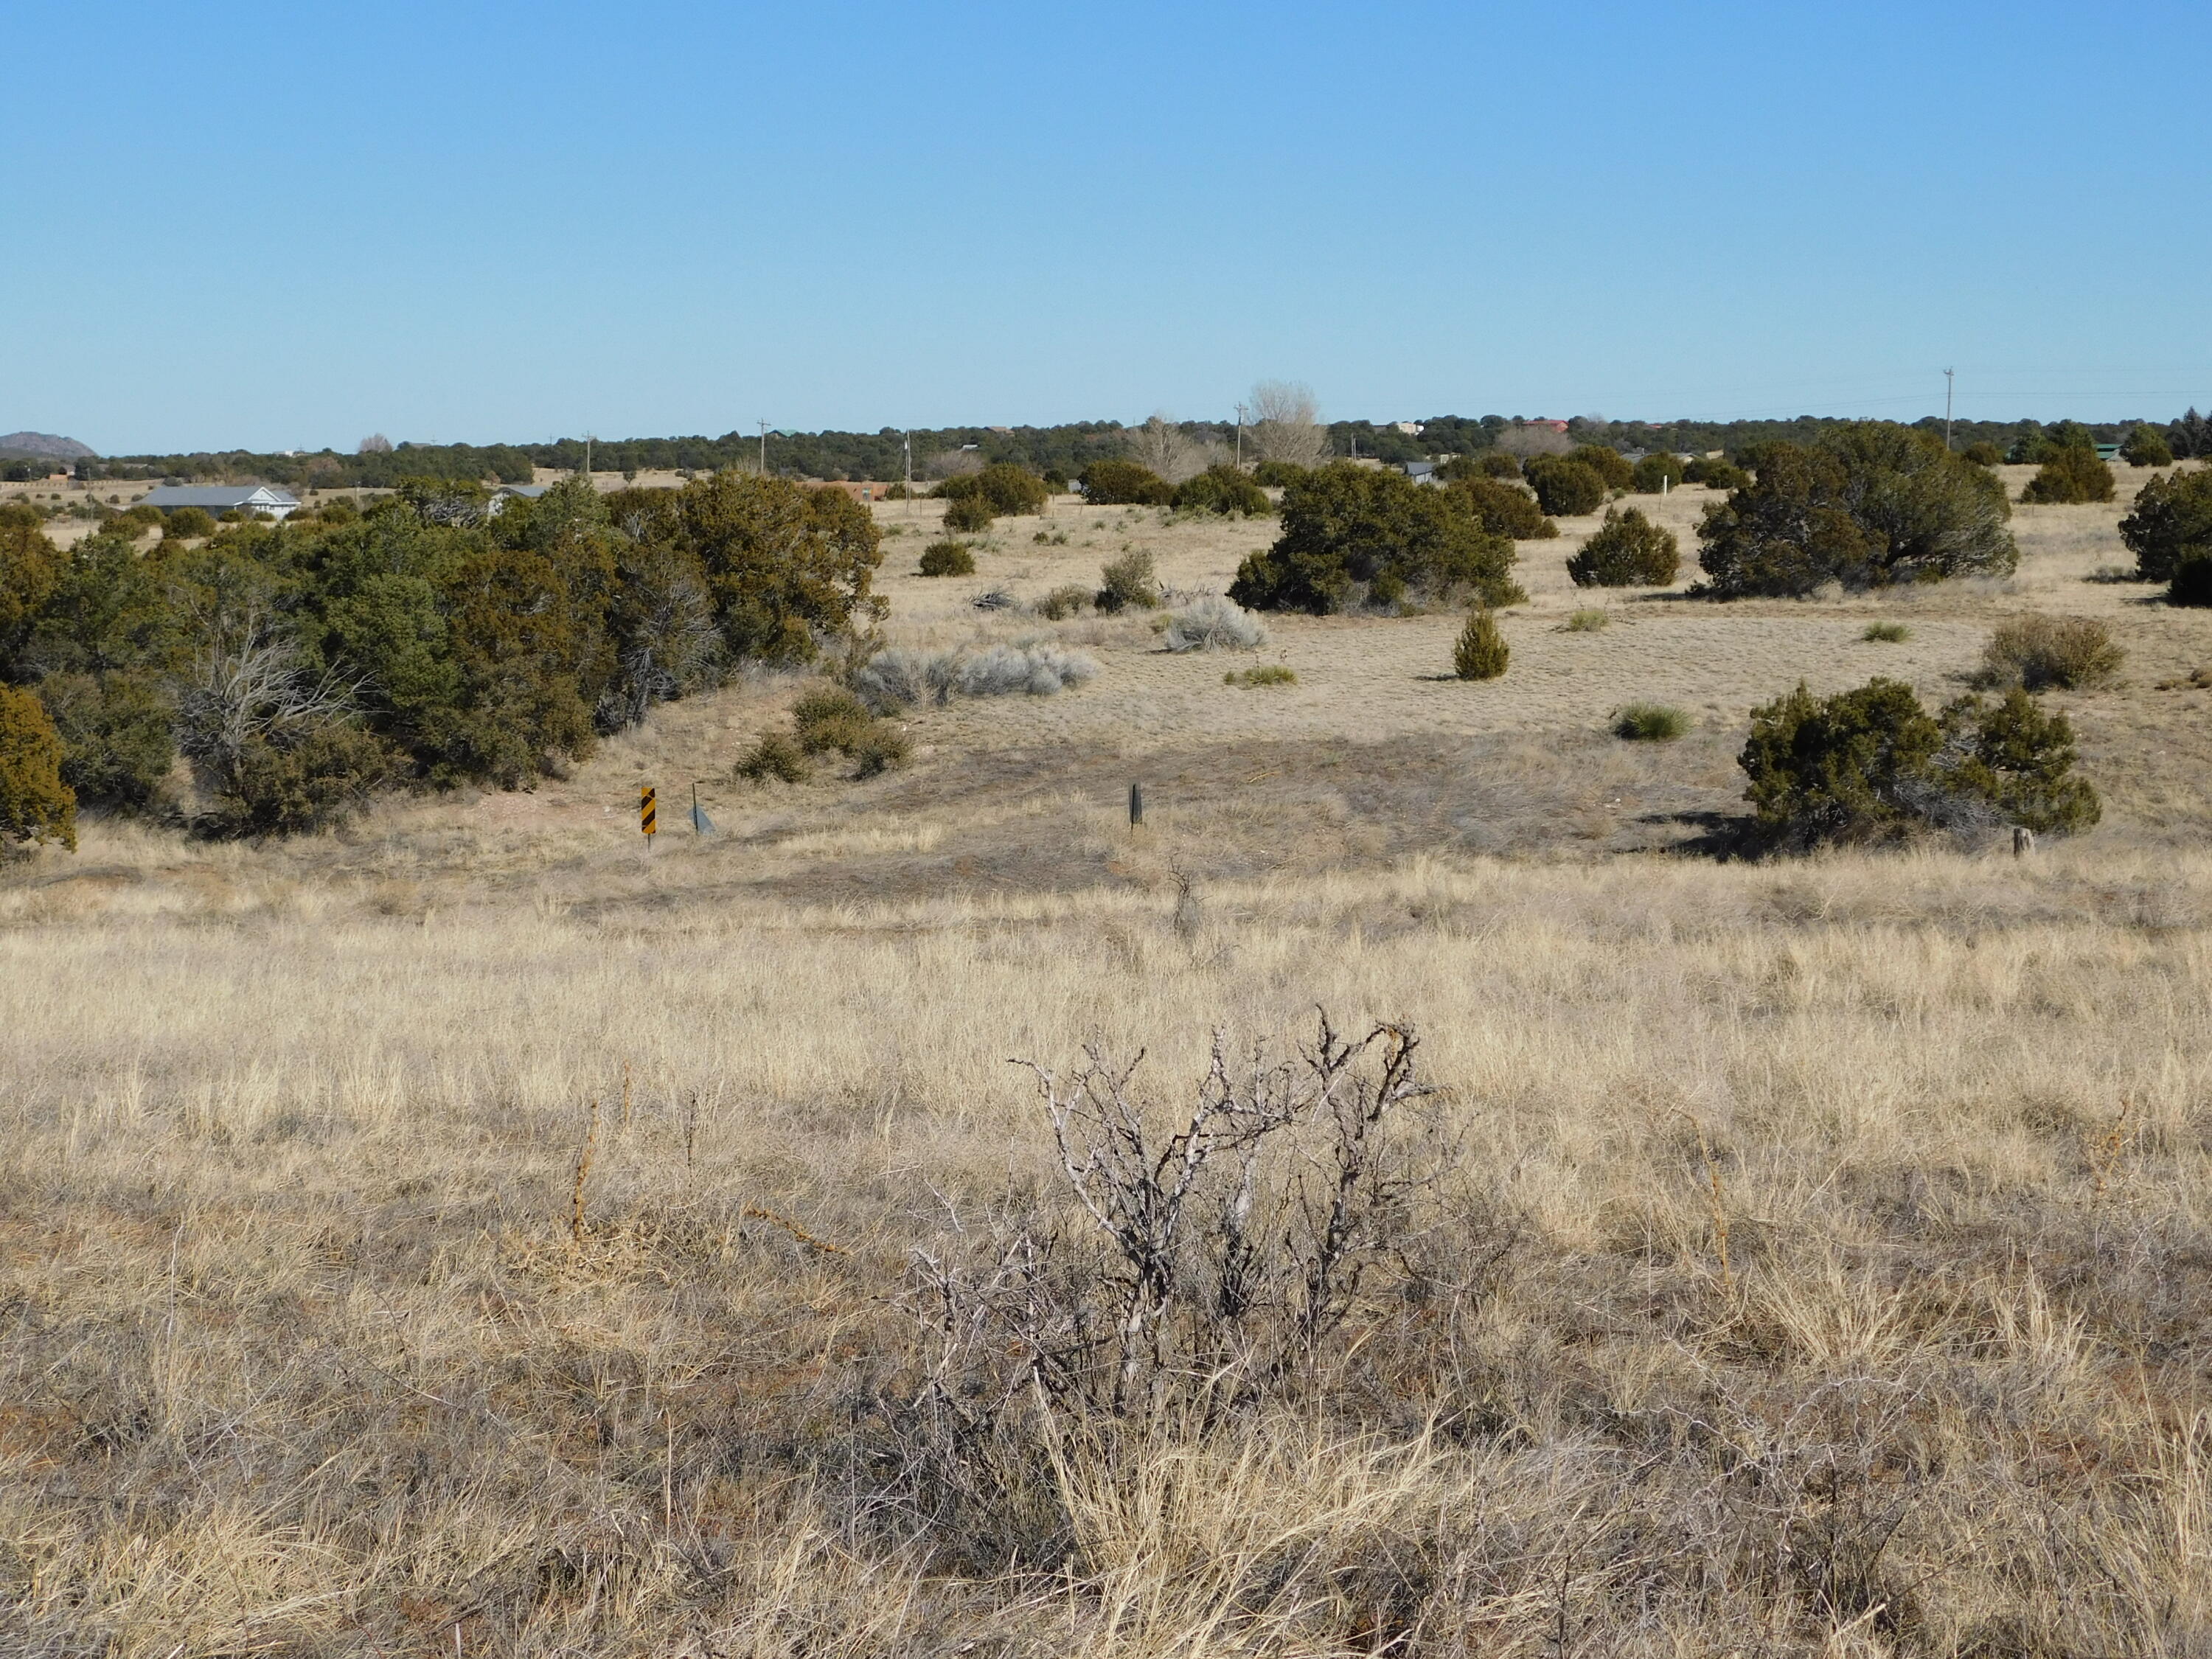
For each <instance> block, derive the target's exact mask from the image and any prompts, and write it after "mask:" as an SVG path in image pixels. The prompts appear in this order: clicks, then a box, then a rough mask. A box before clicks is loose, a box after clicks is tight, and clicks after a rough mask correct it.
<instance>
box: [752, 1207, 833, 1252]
mask: <svg viewBox="0 0 2212 1659" xmlns="http://www.w3.org/2000/svg"><path fill="white" fill-rule="evenodd" d="M744 1214H745V1216H746V1217H747V1218H750V1219H751V1220H754V1221H765V1222H767V1223H769V1225H771V1226H776V1227H781V1228H782V1229H783V1230H784V1231H786V1232H787V1233H789V1234H790V1235H791V1236H792V1237H793V1238H795V1239H797V1240H798V1241H799V1243H801V1244H804V1245H806V1246H807V1247H808V1248H809V1249H817V1250H820V1251H821V1252H822V1253H823V1255H845V1254H846V1253H847V1252H846V1250H845V1248H844V1246H842V1244H832V1243H830V1242H829V1240H828V1239H826V1238H817V1237H815V1236H814V1235H813V1234H812V1233H810V1232H808V1231H806V1229H805V1228H804V1227H802V1226H800V1225H799V1224H798V1223H797V1222H796V1221H793V1219H792V1218H790V1217H789V1216H782V1215H778V1214H777V1213H776V1212H775V1211H774V1210H763V1208H761V1206H759V1205H757V1204H748V1205H746V1206H745V1207H744Z"/></svg>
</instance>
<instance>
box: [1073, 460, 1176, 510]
mask: <svg viewBox="0 0 2212 1659" xmlns="http://www.w3.org/2000/svg"><path fill="white" fill-rule="evenodd" d="M1077 481H1078V482H1079V483H1080V484H1081V485H1082V487H1083V499H1084V500H1085V501H1088V502H1090V503H1091V505H1092V506H1093V507H1170V506H1172V505H1173V504H1174V502H1175V486H1174V485H1173V484H1170V483H1169V482H1168V481H1167V480H1166V479H1165V478H1163V477H1160V475H1159V474H1158V473H1157V472H1155V471H1152V468H1150V467H1148V466H1142V465H1139V464H1138V463H1137V462H1135V461H1093V462H1091V464H1090V465H1088V466H1086V467H1085V468H1084V469H1083V471H1082V472H1081V473H1080V474H1079V477H1078V480H1077Z"/></svg>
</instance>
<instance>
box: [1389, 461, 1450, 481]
mask: <svg viewBox="0 0 2212 1659" xmlns="http://www.w3.org/2000/svg"><path fill="white" fill-rule="evenodd" d="M1398 470H1399V471H1401V472H1403V473H1404V474H1405V475H1406V476H1407V477H1409V478H1411V479H1412V480H1413V482H1414V483H1419V484H1432V483H1439V482H1441V480H1439V479H1438V478H1437V464H1436V463H1435V462H1434V461H1401V462H1399V463H1398Z"/></svg>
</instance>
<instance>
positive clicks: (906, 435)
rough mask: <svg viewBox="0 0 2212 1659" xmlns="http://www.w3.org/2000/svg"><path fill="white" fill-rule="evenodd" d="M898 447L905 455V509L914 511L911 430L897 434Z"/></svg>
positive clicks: (912, 440) (912, 439)
mask: <svg viewBox="0 0 2212 1659" xmlns="http://www.w3.org/2000/svg"><path fill="white" fill-rule="evenodd" d="M899 449H900V451H901V453H903V454H904V455H905V457H906V499H907V502H908V506H907V509H906V510H907V511H908V512H909V513H911V512H913V511H914V506H913V502H914V434H913V433H911V432H902V433H900V434H899Z"/></svg>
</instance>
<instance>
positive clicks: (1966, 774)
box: [1738, 679, 2101, 845]
mask: <svg viewBox="0 0 2212 1659" xmlns="http://www.w3.org/2000/svg"><path fill="white" fill-rule="evenodd" d="M1751 727H1752V729H1751V738H1750V740H1749V741H1748V742H1747V743H1746V744H1745V745H1744V748H1743V751H1742V753H1741V756H1740V757H1738V763H1739V764H1740V765H1741V767H1742V768H1743V770H1744V773H1745V775H1746V776H1747V778H1748V780H1749V786H1748V787H1747V790H1746V791H1745V799H1747V801H1749V802H1750V803H1751V805H1752V807H1753V811H1754V813H1755V815H1756V817H1757V821H1758V823H1759V826H1760V828H1761V829H1763V830H1765V832H1766V833H1767V834H1768V835H1769V836H1772V837H1775V838H1777V839H1784V840H1789V841H1792V842H1796V843H1798V844H1800V845H1811V844H1814V843H1817V842H1829V841H1872V840H1885V839H1893V838H1894V837H1896V836H1899V835H1901V834H1904V833H1905V832H1907V831H1909V830H1911V829H1915V828H1931V829H1948V830H1952V831H1954V832H1959V833H1969V834H1971V833H1975V832H1985V831H1988V830H1990V829H1996V828H1999V827H2001V826H2002V825H2003V824H2007V823H2014V824H2019V825H2021V826H2023V827H2025V828H2027V829H2033V830H2035V831H2036V832H2038V833H2039V834H2044V833H2055V834H2062V835H2063V834H2067V833H2071V832H2075V831H2079V830H2082V829H2088V828H2090V827H2091V826H2092V825H2093V824H2094V823H2096V822H2097V819H2098V817H2099V814H2100V810H2101V809H2100V805H2099V803H2098V800H2097V794H2096V791H2095V790H2094V789H2093V788H2092V787H2090V786H2089V785H2088V784H2087V782H2086V781H2083V780H2081V779H2079V778H2076V777H2075V776H2073V775H2072V770H2073V766H2074V760H2075V750H2074V733H2073V728H2072V727H2071V726H2069V725H2068V723H2067V721H2066V719H2065V717H2064V716H2063V715H2061V714H2045V713H2044V712H2043V711H2042V710H2041V709H2040V708H2038V707H2037V706H2036V703H2035V700H2034V699H2033V697H2031V696H2028V695H2027V692H2026V691H2024V690H2020V689H2018V688H2017V687H2015V689H2014V690H2012V691H2010V692H2008V694H2007V695H2006V696H2005V698H2004V700H2003V701H2002V702H1999V703H1997V704H1996V705H1994V706H1991V705H1990V704H1986V703H1984V702H1983V701H1982V700H1981V699H1980V698H1979V697H1974V696H1967V697H1962V698H1960V699H1959V700H1958V701H1957V702H1954V703H1952V704H1951V705H1950V706H1949V707H1948V708H1945V709H1944V711H1943V713H1942V716H1941V717H1940V718H1931V717H1930V716H1929V714H1928V712H1927V711H1926V710H1925V709H1924V708H1922V707H1921V705H1920V700H1919V699H1918V698H1917V696H1914V695H1913V691H1912V688H1911V686H1909V685H1905V684H1902V683H1901V682H1899V681H1897V680H1887V679H1875V680H1870V681H1869V682H1868V683H1867V684H1865V685H1863V686H1861V687H1859V688H1857V690H1850V691H1841V692H1838V693H1837V694H1836V695H1835V696H1832V697H1826V698H1821V697H1815V696H1814V695H1813V694H1812V693H1811V692H1810V691H1809V690H1807V689H1806V687H1805V686H1804V685H1803V684H1800V685H1799V686H1798V687H1797V689H1796V690H1795V691H1793V692H1791V693H1790V695H1789V696H1784V697H1782V698H1779V699H1778V700H1777V701H1776V702H1771V703H1769V704H1767V705H1765V707H1764V708H1755V709H1753V711H1752V717H1751Z"/></svg>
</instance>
